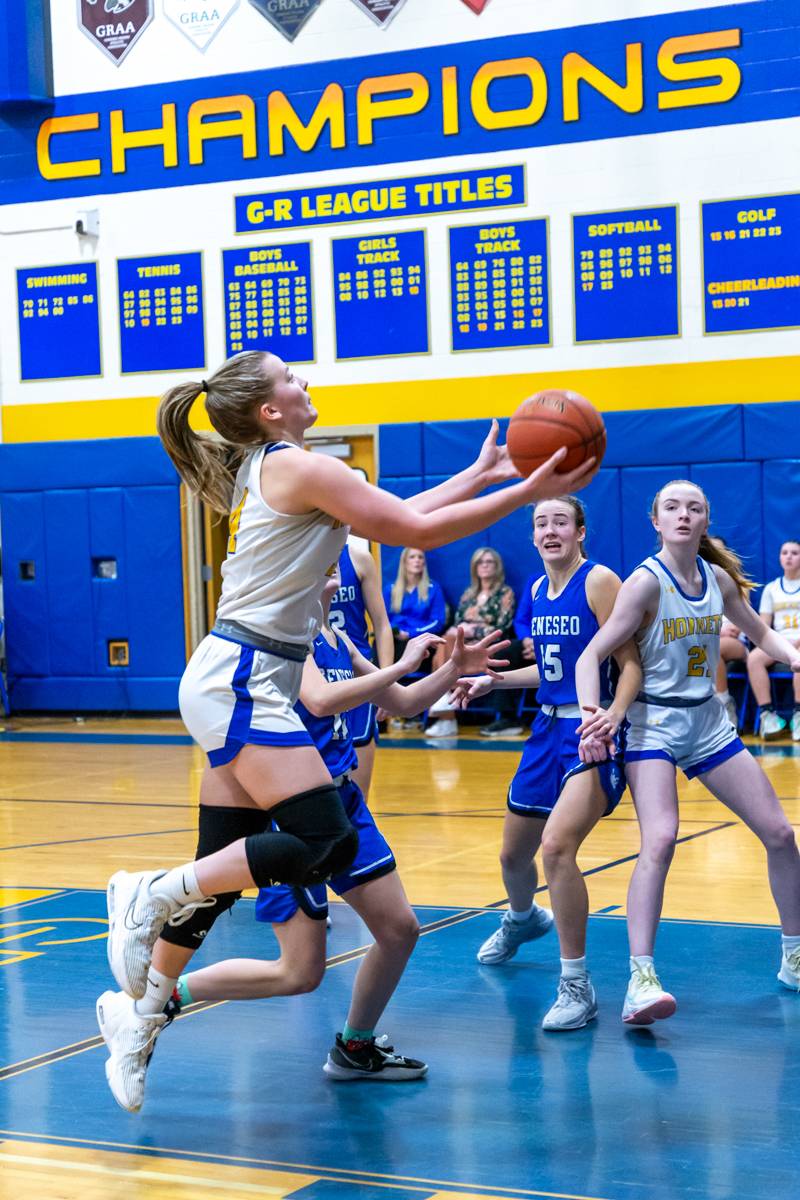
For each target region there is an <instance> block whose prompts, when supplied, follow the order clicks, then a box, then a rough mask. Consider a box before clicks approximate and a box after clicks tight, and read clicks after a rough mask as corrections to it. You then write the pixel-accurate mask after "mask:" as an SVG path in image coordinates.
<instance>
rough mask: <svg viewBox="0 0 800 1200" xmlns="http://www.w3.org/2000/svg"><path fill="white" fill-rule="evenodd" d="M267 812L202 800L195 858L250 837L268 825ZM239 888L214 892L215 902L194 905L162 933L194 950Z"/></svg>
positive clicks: (172, 941)
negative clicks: (180, 919)
mask: <svg viewBox="0 0 800 1200" xmlns="http://www.w3.org/2000/svg"><path fill="white" fill-rule="evenodd" d="M269 825H270V816H269V814H268V813H265V812H262V810H261V809H259V808H229V807H227V806H225V807H217V806H215V805H210V804H201V805H200V811H199V829H198V834H197V851H196V853H195V859H198V858H206V857H207V856H208V855H209V854H216V852H217V850H224V849H225V847H226V846H230V844H231V843H232V842H238V841H239V840H240V839H241V838H248V837H252V836H253V835H254V834H257V833H261V832H263V830H265V829H268V828H269ZM241 894H242V893H241V892H223V893H222V894H221V895H219V896H214V900H215V901H216V903H215V904H212V905H209V906H208V907H207V908H196V909H195V910H194V912H193V913H192V915H191V916H190V917H189V918H188V919H187V920H186V921H183V922H182V923H181V924H180V925H170V924H169V923H167V924H166V925H165V926H164V928H163V930H162V932H161V937H162V938H163V939H164V941H165V942H169V943H170V945H173V946H184V947H185V948H186V949H188V950H196V949H197V947H198V946H199V945H200V943H201V942H202V941H203V939H204V938H205V936H206V934H207V933H208V932H209V930H210V929H211V926H212V925H213V924H214V922H215V921H216V920H217V918H218V917H220V916H221V915H222V913H224V912H227V911H228V910H229V909H231V908H233V906H234V904H235V903H236V901H237V900H238V899H239V897H240V896H241Z"/></svg>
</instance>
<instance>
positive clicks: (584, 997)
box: [542, 975, 597, 1033]
mask: <svg viewBox="0 0 800 1200" xmlns="http://www.w3.org/2000/svg"><path fill="white" fill-rule="evenodd" d="M596 1016H597V996H596V995H595V991H594V988H593V987H592V981H591V979H590V978H589V976H588V975H572V976H565V975H562V976H561V978H560V979H559V981H558V993H557V995H556V1002H555V1004H554V1005H553V1007H552V1008H551V1009H550V1011H549V1013H547V1014H546V1016H545V1018H544V1020H543V1021H542V1029H546V1030H548V1031H549V1032H551V1033H562V1032H563V1033H566V1032H567V1031H568V1030H570V1029H583V1027H584V1025H587V1024H588V1023H589V1021H593V1020H594V1019H595V1017H596Z"/></svg>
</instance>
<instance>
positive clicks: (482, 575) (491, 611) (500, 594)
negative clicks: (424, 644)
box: [425, 546, 516, 737]
mask: <svg viewBox="0 0 800 1200" xmlns="http://www.w3.org/2000/svg"><path fill="white" fill-rule="evenodd" d="M469 574H470V586H469V587H468V588H467V589H466V591H465V592H463V593H462V596H461V599H460V600H459V602H458V608H457V609H456V615H455V620H454V623H453V625H452V627H451V628H450V629H448V630H447V631H446V633H445V635H444V637H445V645H444V646H441V647H440V648H439V649H438V650H437V651H436V655H435V657H434V669H436V667H438V666H441V665H442V664H443V663H445V662H447V660H448V658H449V657H450V654H451V652H452V646H453V642H454V641H455V636H456V628H457V627H458V626H459V625H460V626H461V628H462V629H463V630H464V636H465V638H466V640H467V644H469V642H477V641H480V639H481V638H483V637H486V634H487V633H491V632H492V631H493V630H495V629H499V630H500V632H501V633H502V634H503V636H507V635H510V634H512V632H513V627H514V609H515V607H516V600H515V599H514V593H513V591H512V590H511V588H510V587H509V586H508V585H507V583H506V581H505V579H506V574H505V569H504V567H503V560H502V558H501V557H500V555H499V554H498V553H497V551H496V550H492V548H491V547H490V546H480V547H479V548H478V549H477V550H476V551H475V553H474V554H473V556H472V558H471V559H470V563H469ZM430 715H431V716H432V717H435V718H437V719H436V720H434V722H433V724H432V725H430V726H429V727H428V728H427V729H426V730H425V736H426V737H455V736H456V734H457V733H458V723H457V721H456V718H455V713H454V710H453V709H452V708H451V707H450V705H449V703H448V700H447V696H443V697H442V699H441V700H437V701H436V704H435V705H434V706H433V708H432V709H431V710H430Z"/></svg>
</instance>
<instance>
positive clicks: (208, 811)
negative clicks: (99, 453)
mask: <svg viewBox="0 0 800 1200" xmlns="http://www.w3.org/2000/svg"><path fill="white" fill-rule="evenodd" d="M201 395H205V408H206V412H207V414H208V417H209V420H210V421H211V424H212V426H213V427H214V429H215V430H216V432H217V433H218V434H219V435H220V437H221V438H222V441H214V440H211V439H209V438H206V437H203V436H200V435H198V434H196V433H194V432H193V431H192V429H191V426H190V424H189V414H190V412H191V410H192V407H193V406H194V404H195V402H196V401H197V400H198V399H199V398H200V396H201ZM316 419H317V412H316V410H315V408H314V407H313V405H312V403H311V397H310V396H309V394H308V391H307V384H306V381H305V380H303V379H301V378H299V377H298V376H296V375H295V374H294V373H293V372H292V370H291V368H290V367H288V366H287V365H286V363H284V362H283V361H282V360H281V359H280V358H278V357H277V356H275V355H273V354H267V353H262V352H260V351H245V352H244V353H242V354H238V355H236V356H235V357H233V358H231V359H228V361H227V362H225V363H224V364H223V365H222V367H220V369H219V370H218V371H216V372H215V373H214V374H213V375H212V376H211V378H210V379H209V380H208V381H207V382H206V381H205V380H203V381H202V382H199V383H190V384H185V385H183V386H180V387H176V388H172V389H171V390H170V391H169V392H167V393H166V395H165V396H164V397H163V399H162V401H161V405H160V407H159V412H158V430H159V434H160V436H161V440H162V442H163V443H164V446H165V448H166V450H167V452H168V453H169V455H170V457H171V458H172V461H173V462H174V464H175V466H176V467H177V469H178V471H179V473H180V475H181V477H182V478H183V480H184V482H185V483H186V485H187V487H188V488H189V489H190V490H191V491H193V492H195V493H196V494H197V495H198V496H200V497H201V498H202V499H203V500H204V501H205V503H206V504H207V505H208V506H209V507H211V508H213V509H215V510H216V511H218V512H226V513H227V512H228V511H230V512H231V516H230V540H229V543H228V557H227V559H226V563H225V566H224V568H223V581H222V597H221V600H220V605H219V612H218V622H217V624H216V625H215V627H214V630H213V631H212V633H211V634H210V635H209V636H208V637H206V638H205V639H204V640H203V641H202V642H201V644H200V645H199V646H198V648H197V650H196V651H195V653H194V654H193V656H192V659H191V661H190V663H189V665H188V667H187V668H186V673H185V675H184V678H183V680H182V683H181V688H180V704H181V712H182V715H183V717H184V720H185V722H186V724H187V726H188V728H189V730H190V732H191V733H192V735H193V737H194V738H195V739H196V740H197V741H198V742H199V743H200V745H201V746H202V747H203V749H204V750H205V751H206V753H207V755H208V766H207V768H206V770H205V772H204V775H203V779H202V783H201V789H200V812H199V820H200V832H199V839H198V846H197V855H196V858H195V861H194V862H187V863H185V864H183V865H182V866H180V867H177V868H174V869H172V870H170V871H164V870H156V871H144V872H142V871H138V872H135V873H130V874H129V873H128V872H125V871H119V872H117V874H116V875H114V876H113V877H112V879H111V880H110V882H109V887H108V907H109V939H108V959H109V964H110V966H111V969H112V971H113V973H114V976H115V978H116V980H117V983H118V984H119V985H120V987H121V988H122V990H123V991H124V992H126V993H127V994H128V996H130V997H131V1005H130V1010H129V1012H128V1013H127V1015H126V1019H125V1020H120V1021H119V1022H115V1027H114V1030H108V1029H105V1030H104V1036H106V1034H108V1036H107V1039H106V1040H107V1041H108V1042H109V1045H110V1048H111V1052H112V1055H111V1060H110V1063H109V1065H108V1067H107V1071H111V1072H112V1073H113V1074H114V1077H115V1079H116V1080H117V1082H118V1084H119V1086H120V1087H121V1089H122V1091H123V1092H124V1091H125V1090H126V1089H127V1090H129V1091H130V1092H132V1093H135V1091H136V1088H137V1087H138V1086H139V1083H141V1081H142V1080H143V1076H144V1069H145V1065H146V1058H147V1054H148V1053H149V1048H150V1047H151V1045H152V1040H153V1037H154V1036H155V1035H154V1033H153V1030H154V1029H155V1028H156V1026H157V1025H159V1024H160V1023H161V1022H162V1020H163V1013H162V1010H163V1007H164V1004H165V1003H166V1001H167V999H168V998H169V996H170V994H171V992H172V988H173V986H174V983H175V980H176V979H177V978H178V976H179V975H180V974H181V973H182V971H183V970H184V968H185V966H186V964H187V963H188V961H189V959H190V958H191V956H192V954H193V953H194V951H195V950H196V949H197V947H198V946H199V945H200V944H201V942H202V940H203V938H204V937H205V935H206V933H207V932H208V930H209V929H210V928H211V925H212V924H213V922H214V920H215V919H216V917H217V916H218V915H219V914H220V913H221V912H224V911H225V910H226V909H227V908H230V907H231V905H232V904H233V903H234V902H235V901H236V899H237V898H238V896H239V895H240V894H241V891H242V889H243V888H249V887H267V886H269V885H270V884H272V883H274V882H278V883H287V884H293V885H298V886H304V885H307V884H311V883H314V882H318V881H324V880H325V879H327V878H329V877H330V876H331V875H332V874H335V873H337V872H339V871H342V870H344V869H345V868H346V867H347V866H348V865H349V864H350V862H351V861H352V859H353V857H354V855H355V852H356V849H357V845H358V839H357V834H356V831H355V830H354V828H353V827H352V825H351V824H350V822H349V821H348V819H347V816H346V813H345V810H344V807H343V805H342V802H341V799H340V797H339V794H338V792H337V790H336V788H335V787H334V785H333V781H332V779H331V776H330V773H329V771H328V769H327V767H326V766H325V763H324V762H323V759H322V757H321V756H320V754H319V752H318V751H317V749H316V748H315V747H314V745H313V743H312V741H311V738H310V736H309V734H308V733H307V731H306V730H305V727H304V726H303V723H302V721H301V720H300V717H299V716H298V715H297V713H296V712H295V711H294V704H295V701H296V700H297V696H298V692H299V688H300V678H301V675H302V670H303V663H304V660H305V658H306V655H307V654H308V651H309V647H310V644H311V643H312V641H313V639H314V637H315V636H316V634H317V632H318V630H319V628H320V625H321V623H322V605H321V600H320V598H321V595H322V589H323V587H324V584H325V581H326V578H327V577H328V575H330V574H331V573H332V572H333V571H334V570H335V566H336V562H337V559H338V557H339V554H340V552H341V549H342V546H343V545H344V541H345V538H346V536H347V528H348V526H354V528H355V530H356V532H358V533H359V534H361V535H363V536H364V537H367V538H370V539H375V540H377V541H382V542H386V543H388V544H390V545H408V544H410V545H415V546H421V547H423V548H426V549H427V548H430V547H434V546H440V545H444V544H446V543H448V542H451V541H455V540H457V539H458V538H460V537H464V536H466V535H468V534H471V533H476V532H478V531H479V530H481V529H484V528H485V527H486V526H487V525H490V524H492V523H493V522H494V521H496V520H498V519H499V518H500V517H503V516H505V515H506V514H508V513H510V512H513V511H514V510H515V509H517V508H519V507H521V506H522V505H524V504H528V503H530V502H531V501H533V500H536V499H542V498H545V497H547V496H551V495H556V494H558V493H560V492H561V491H562V490H563V488H564V487H565V486H569V487H571V488H573V489H576V488H579V487H582V486H583V485H584V484H585V483H587V482H588V481H589V479H590V478H591V477H592V475H593V473H594V460H590V461H589V462H588V463H586V464H584V465H583V466H582V467H581V468H580V469H579V470H578V471H575V472H572V473H570V474H567V475H561V474H556V468H557V466H558V465H559V463H560V462H561V460H562V459H563V457H564V454H565V453H566V451H564V450H563V449H562V450H560V451H559V452H558V453H556V454H554V455H553V456H552V457H551V458H550V459H549V460H548V461H547V462H546V463H545V464H544V466H542V467H540V468H539V469H538V470H537V471H535V472H534V473H533V474H532V475H531V476H530V477H529V478H528V479H525V480H522V481H519V482H517V483H514V484H512V485H511V486H510V487H507V488H504V489H502V490H499V491H493V492H491V493H490V494H488V495H485V496H478V493H479V492H481V491H483V489H484V488H486V487H488V486H489V485H491V484H496V483H499V482H503V481H507V480H510V479H515V478H518V474H517V472H516V471H515V469H514V467H513V465H512V463H511V461H510V459H509V457H508V454H507V452H506V450H505V447H502V448H501V447H498V446H497V424H496V422H494V423H493V424H492V428H491V432H490V434H489V436H488V437H487V439H486V441H485V442H484V444H483V446H482V447H481V451H480V453H479V455H478V458H477V459H476V461H475V462H474V463H473V464H472V465H471V466H470V467H468V468H467V469H466V470H464V471H462V472H460V473H459V474H458V475H455V476H453V478H452V479H449V480H447V481H445V482H444V483H442V484H440V485H439V486H438V487H435V488H432V489H431V490H429V491H427V492H424V493H422V494H421V495H419V496H416V497H412V498H410V499H408V500H400V499H398V498H397V497H396V496H393V495H391V494H390V493H388V492H384V491H382V490H381V489H379V488H376V487H373V486H371V485H370V484H369V483H367V482H366V481H365V480H364V479H362V478H361V477H360V476H359V475H358V474H356V472H354V471H351V470H350V469H349V468H348V467H347V466H346V465H345V464H344V463H341V462H339V461H338V460H336V459H334V458H330V457H328V456H326V455H321V454H309V453H306V452H305V451H304V449H303V438H304V434H305V431H306V430H307V429H308V428H309V427H310V426H311V425H313V424H314V422H315V421H316ZM234 463H235V464H236V465H237V466H238V473H237V474H236V477H235V480H234V478H233V473H232V466H233V464H234ZM273 822H274V823H275V825H276V826H278V828H277V829H273ZM159 935H161V936H159ZM156 941H158V944H157V946H156V947H155V955H154V954H153V948H154V945H155V943H156ZM101 1025H102V1021H101ZM110 1079H111V1075H109V1080H110ZM137 1080H138V1082H137Z"/></svg>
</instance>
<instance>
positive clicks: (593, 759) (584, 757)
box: [578, 737, 616, 764]
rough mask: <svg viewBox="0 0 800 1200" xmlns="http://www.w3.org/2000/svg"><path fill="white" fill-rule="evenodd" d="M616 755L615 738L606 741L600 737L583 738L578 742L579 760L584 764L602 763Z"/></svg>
mask: <svg viewBox="0 0 800 1200" xmlns="http://www.w3.org/2000/svg"><path fill="white" fill-rule="evenodd" d="M615 753H616V745H615V743H614V740H613V738H611V739H608V740H606V739H605V738H600V737H588V738H581V740H580V741H579V742H578V758H579V759H580V760H581V762H583V763H591V764H595V763H602V762H605V761H606V760H607V759H608V758H610V757H611V755H612V754H615Z"/></svg>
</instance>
